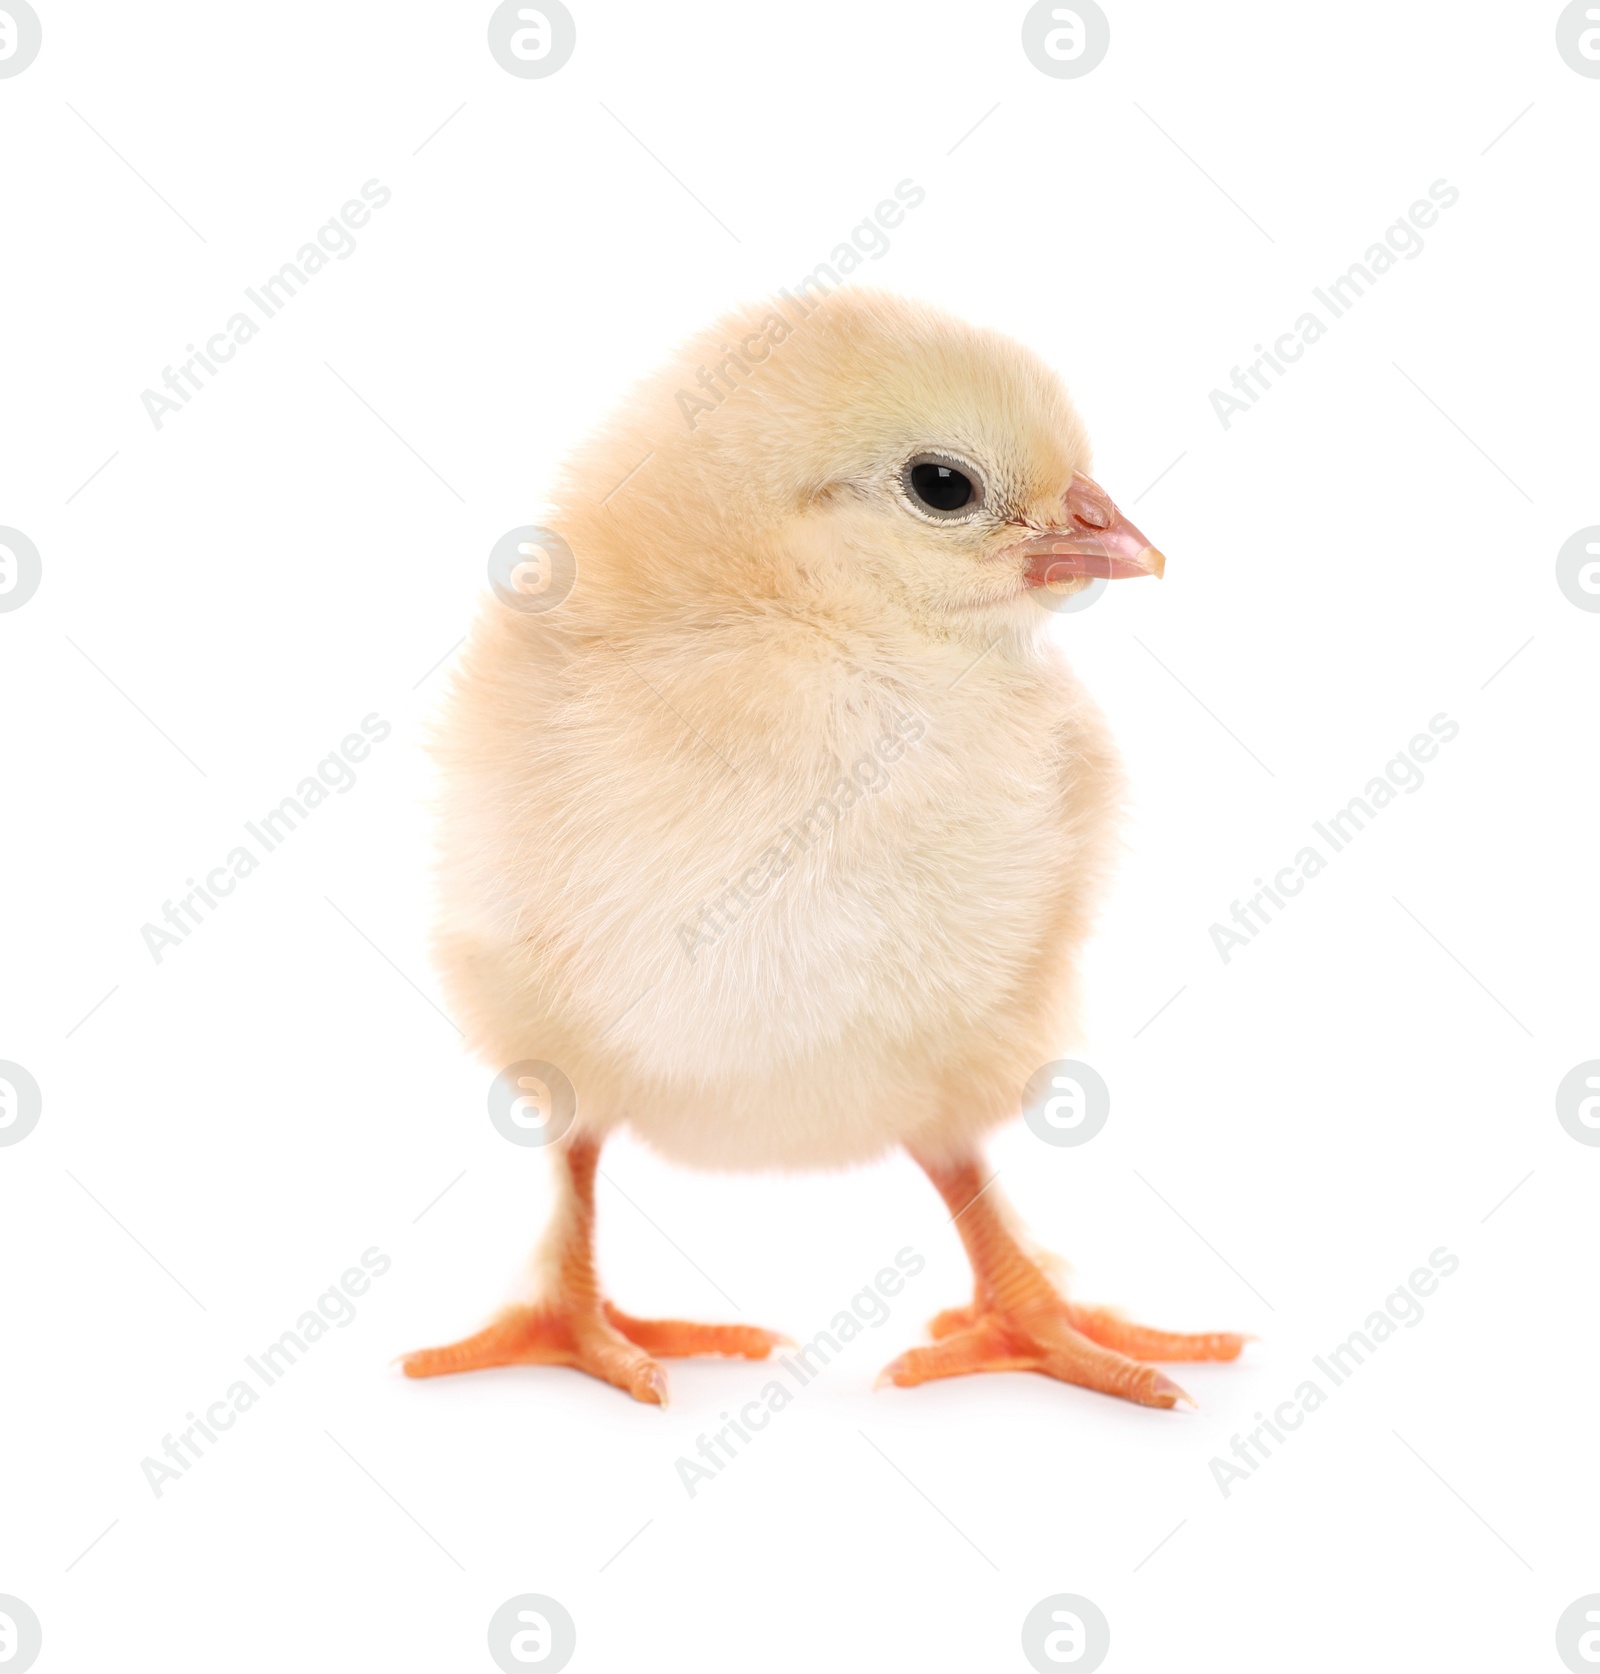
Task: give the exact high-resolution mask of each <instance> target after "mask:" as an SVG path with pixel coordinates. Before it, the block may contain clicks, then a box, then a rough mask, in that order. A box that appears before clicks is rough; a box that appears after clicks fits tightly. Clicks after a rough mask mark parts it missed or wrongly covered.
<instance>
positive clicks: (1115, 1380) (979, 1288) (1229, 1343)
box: [879, 1157, 1245, 1407]
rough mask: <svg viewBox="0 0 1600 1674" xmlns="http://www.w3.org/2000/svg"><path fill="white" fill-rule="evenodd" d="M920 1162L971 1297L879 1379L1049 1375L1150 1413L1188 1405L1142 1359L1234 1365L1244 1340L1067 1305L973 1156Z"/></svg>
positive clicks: (898, 1381)
mask: <svg viewBox="0 0 1600 1674" xmlns="http://www.w3.org/2000/svg"><path fill="white" fill-rule="evenodd" d="M917 1161H918V1162H919V1164H920V1165H921V1167H922V1168H923V1170H924V1171H925V1172H926V1173H927V1175H928V1177H929V1179H931V1180H932V1181H933V1183H934V1185H935V1186H936V1187H938V1189H939V1194H940V1196H942V1197H943V1198H944V1200H945V1202H946V1204H948V1205H949V1208H950V1214H951V1217H952V1219H953V1220H954V1222H955V1226H956V1230H957V1231H958V1232H959V1233H960V1234H961V1241H962V1243H963V1244H964V1245H965V1246H966V1250H967V1256H968V1259H969V1260H970V1261H971V1263H972V1273H973V1279H974V1299H973V1302H972V1304H971V1305H970V1306H969V1307H965V1308H949V1309H946V1311H945V1312H944V1313H942V1314H940V1315H938V1316H937V1318H935V1319H934V1321H933V1324H932V1326H931V1330H932V1333H933V1335H934V1337H935V1338H936V1339H937V1341H936V1342H934V1343H933V1344H932V1345H931V1346H930V1347H927V1348H915V1349H911V1350H909V1351H908V1352H907V1353H905V1354H902V1355H901V1356H900V1357H899V1359H898V1360H895V1361H893V1362H892V1363H891V1364H890V1365H888V1366H886V1367H885V1368H884V1371H883V1375H882V1377H881V1378H880V1380H879V1381H880V1382H885V1381H886V1382H890V1383H894V1384H898V1385H900V1386H901V1387H902V1388H904V1387H909V1386H910V1385H913V1384H918V1383H926V1382H927V1381H928V1380H929V1379H930V1378H947V1377H956V1376H959V1375H960V1374H962V1373H965V1372H1002V1371H1005V1372H1015V1371H1029V1372H1043V1373H1044V1374H1045V1375H1046V1376H1048V1377H1054V1378H1060V1379H1061V1380H1062V1381H1063V1382H1065V1383H1076V1384H1081V1385H1083V1387H1084V1388H1086V1389H1098V1390H1100V1391H1102V1392H1103V1393H1104V1394H1107V1395H1120V1396H1121V1397H1122V1398H1123V1399H1124V1400H1129V1401H1137V1402H1138V1403H1139V1404H1140V1405H1142V1406H1147V1407H1171V1406H1174V1405H1175V1404H1176V1403H1177V1402H1178V1401H1179V1400H1189V1397H1188V1396H1187V1395H1186V1394H1185V1393H1184V1392H1183V1390H1182V1389H1180V1388H1179V1387H1178V1385H1177V1384H1175V1383H1174V1382H1173V1381H1172V1380H1171V1378H1169V1377H1167V1376H1166V1375H1165V1374H1164V1373H1162V1372H1160V1371H1158V1370H1157V1369H1156V1368H1155V1367H1154V1366H1149V1365H1145V1364H1144V1363H1143V1362H1144V1361H1145V1360H1232V1359H1234V1358H1236V1356H1237V1355H1238V1353H1239V1351H1240V1349H1241V1348H1242V1347H1243V1346H1244V1341H1245V1340H1244V1338H1243V1337H1239V1336H1235V1335H1234V1334H1233V1333H1231V1332H1220V1331H1219V1332H1210V1333H1204V1334H1200V1335H1193V1336H1191V1335H1184V1334H1181V1333H1178V1332H1172V1331H1153V1330H1151V1329H1150V1328H1149V1327H1147V1326H1143V1325H1134V1324H1133V1323H1132V1322H1131V1321H1128V1320H1124V1319H1122V1318H1121V1317H1120V1316H1119V1315H1117V1314H1116V1313H1114V1312H1112V1311H1111V1310H1110V1309H1108V1308H1086V1307H1083V1306H1080V1305H1079V1304H1077V1303H1073V1302H1069V1301H1067V1300H1066V1298H1065V1297H1063V1296H1062V1295H1061V1294H1060V1292H1059V1291H1057V1290H1056V1288H1055V1286H1054V1285H1053V1284H1051V1282H1050V1280H1049V1279H1048V1278H1046V1276H1045V1274H1044V1272H1043V1270H1042V1269H1041V1268H1040V1266H1039V1264H1038V1263H1037V1262H1036V1261H1034V1260H1033V1259H1032V1258H1031V1257H1030V1256H1029V1255H1028V1254H1027V1252H1026V1251H1024V1250H1023V1249H1022V1247H1021V1246H1020V1245H1019V1244H1018V1243H1017V1241H1016V1239H1015V1238H1014V1237H1013V1236H1012V1234H1011V1232H1010V1230H1009V1228H1008V1227H1007V1226H1006V1224H1005V1220H1004V1218H1003V1216H1002V1214H1001V1211H1000V1207H999V1204H998V1203H997V1202H996V1199H995V1195H994V1194H993V1193H992V1192H991V1191H989V1190H987V1189H986V1188H985V1186H984V1183H983V1180H982V1178H981V1176H980V1173H979V1169H978V1162H977V1159H976V1158H966V1159H963V1160H961V1161H959V1162H955V1163H933V1162H929V1161H927V1160H925V1159H923V1158H920V1157H919V1158H918V1159H917Z"/></svg>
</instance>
